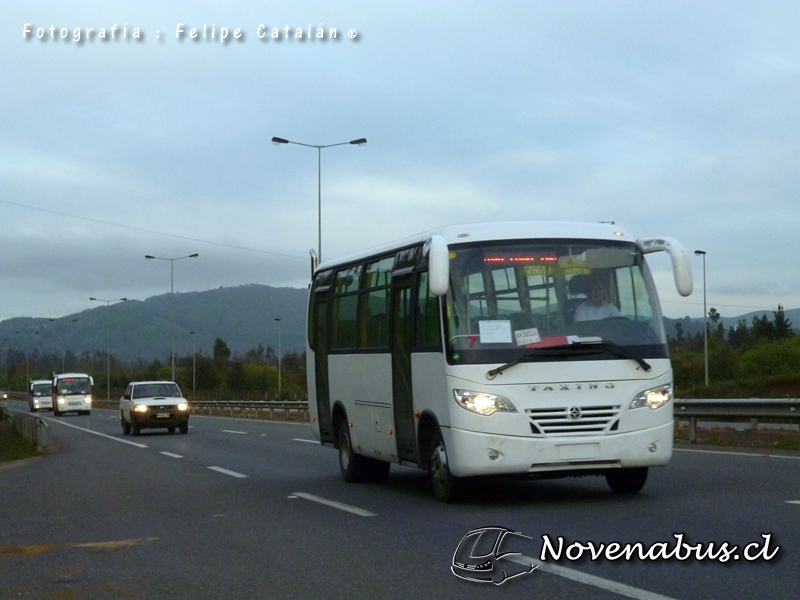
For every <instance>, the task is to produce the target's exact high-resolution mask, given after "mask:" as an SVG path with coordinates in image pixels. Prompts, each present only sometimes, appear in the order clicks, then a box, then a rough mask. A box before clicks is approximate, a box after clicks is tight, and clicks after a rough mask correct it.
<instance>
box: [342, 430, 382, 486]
mask: <svg viewBox="0 0 800 600" xmlns="http://www.w3.org/2000/svg"><path fill="white" fill-rule="evenodd" d="M387 464H388V463H387ZM339 469H341V471H342V479H344V480H345V481H346V482H347V483H360V482H362V481H364V480H365V479H367V477H368V475H369V467H368V465H367V462H366V460H365V459H364V457H363V456H361V455H360V454H356V453H355V452H354V451H353V444H352V443H351V441H350V429H349V427H348V425H347V423H346V422H345V423H342V425H341V427H339Z"/></svg>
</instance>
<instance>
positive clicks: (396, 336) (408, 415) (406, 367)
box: [390, 274, 417, 462]
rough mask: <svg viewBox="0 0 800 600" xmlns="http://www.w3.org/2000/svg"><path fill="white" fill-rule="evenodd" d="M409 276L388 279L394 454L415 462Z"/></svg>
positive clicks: (410, 279)
mask: <svg viewBox="0 0 800 600" xmlns="http://www.w3.org/2000/svg"><path fill="white" fill-rule="evenodd" d="M411 281H412V278H411V274H408V275H401V276H395V277H394V278H393V279H392V331H391V342H390V344H391V351H392V396H393V402H392V406H393V410H394V429H395V439H396V440H397V454H398V458H399V459H400V460H401V461H413V462H416V461H417V442H416V435H415V431H414V397H413V394H412V392H411V343H412V339H413V331H414V330H413V323H412V318H411V314H412V313H411V307H412V304H411Z"/></svg>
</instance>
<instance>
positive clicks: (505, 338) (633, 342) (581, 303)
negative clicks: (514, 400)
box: [446, 239, 667, 364]
mask: <svg viewBox="0 0 800 600" xmlns="http://www.w3.org/2000/svg"><path fill="white" fill-rule="evenodd" d="M450 259H451V260H450V290H449V292H448V294H447V297H446V298H447V299H446V311H447V312H446V340H447V342H448V344H447V358H448V361H449V362H450V363H451V364H480V363H497V362H508V361H515V360H519V359H521V358H522V357H524V360H526V361H528V360H531V361H538V360H542V361H553V360H593V359H597V360H609V359H624V358H625V357H626V356H628V357H631V356H633V357H637V358H642V359H644V358H666V357H667V346H666V336H665V333H664V326H663V322H662V318H661V311H660V309H659V305H658V300H657V296H656V293H655V288H654V285H653V282H652V279H651V277H650V273H649V270H648V268H647V265H646V263H645V261H644V258H643V256H642V253H641V252H640V251H639V249H638V248H637V247H636V245H635V244H633V243H630V242H612V241H602V240H564V239H559V240H535V241H531V240H523V241H513V240H510V241H502V242H497V241H492V242H482V243H473V244H464V245H455V244H454V245H451V246H450ZM570 346H573V349H575V350H577V349H578V348H579V347H580V348H581V351H578V352H571V351H570ZM590 346H593V347H594V349H595V350H596V351H586V349H587V348H589V347H590ZM620 347H622V348H623V349H624V350H625V351H624V352H621V351H620ZM555 348H562V349H563V350H564V351H558V352H554V351H552V350H554V349H555ZM537 349H550V350H548V351H544V352H540V353H537V352H535V350H537Z"/></svg>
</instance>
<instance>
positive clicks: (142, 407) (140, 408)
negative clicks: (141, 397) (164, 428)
mask: <svg viewBox="0 0 800 600" xmlns="http://www.w3.org/2000/svg"><path fill="white" fill-rule="evenodd" d="M133 411H134V412H142V413H143V412H147V405H146V404H137V405H136V406H134V407H133Z"/></svg>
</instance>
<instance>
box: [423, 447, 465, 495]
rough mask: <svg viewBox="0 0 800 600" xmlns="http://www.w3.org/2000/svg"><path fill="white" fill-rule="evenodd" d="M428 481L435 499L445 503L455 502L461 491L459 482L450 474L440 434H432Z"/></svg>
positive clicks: (445, 449)
mask: <svg viewBox="0 0 800 600" xmlns="http://www.w3.org/2000/svg"><path fill="white" fill-rule="evenodd" d="M430 449H431V454H430V458H429V462H428V464H429V469H428V479H429V480H430V482H431V487H432V488H433V494H434V495H435V496H436V498H437V499H439V500H441V501H442V502H445V503H453V502H457V501H458V498H459V495H460V491H461V480H460V479H459V478H458V477H456V476H455V475H453V474H452V473H451V472H450V468H449V466H448V462H447V448H446V447H445V445H444V439H442V434H441V433H440V432H439V431H437V432H436V433H434V434H433V437H432V438H431V444H430Z"/></svg>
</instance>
